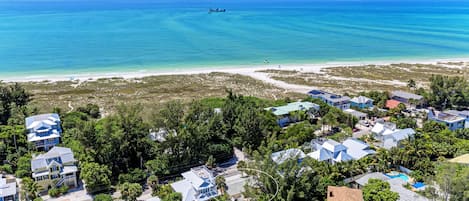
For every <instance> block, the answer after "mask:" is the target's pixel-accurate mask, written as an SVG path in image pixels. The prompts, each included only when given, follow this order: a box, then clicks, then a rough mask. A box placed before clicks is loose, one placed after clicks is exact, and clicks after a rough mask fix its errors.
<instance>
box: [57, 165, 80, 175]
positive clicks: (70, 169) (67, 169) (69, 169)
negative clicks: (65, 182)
mask: <svg viewBox="0 0 469 201" xmlns="http://www.w3.org/2000/svg"><path fill="white" fill-rule="evenodd" d="M74 172H78V168H77V166H74V165H67V166H64V168H63V170H62V172H61V173H60V174H61V175H64V174H68V173H74Z"/></svg>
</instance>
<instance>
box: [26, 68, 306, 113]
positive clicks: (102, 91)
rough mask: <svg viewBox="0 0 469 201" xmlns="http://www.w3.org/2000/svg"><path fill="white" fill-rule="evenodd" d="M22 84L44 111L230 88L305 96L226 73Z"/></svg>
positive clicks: (220, 93) (186, 97)
mask: <svg viewBox="0 0 469 201" xmlns="http://www.w3.org/2000/svg"><path fill="white" fill-rule="evenodd" d="M23 85H24V87H25V88H26V89H27V90H29V91H31V92H32V93H33V94H34V99H33V104H34V105H35V106H37V107H38V108H39V109H40V111H41V112H50V111H52V110H53V108H54V107H58V108H61V109H62V110H63V111H69V110H70V109H71V108H70V106H72V107H74V108H76V107H79V106H83V105H86V104H87V103H93V104H97V105H99V106H100V107H101V108H103V109H104V111H105V113H111V112H112V111H114V110H115V107H116V106H117V105H119V104H122V103H140V104H142V105H143V106H144V107H145V108H150V109H151V110H153V109H158V107H159V106H160V105H162V104H163V103H165V102H167V101H170V100H181V101H183V102H190V101H192V100H198V99H202V98H207V97H225V96H226V91H227V90H229V89H231V90H233V91H234V92H235V93H238V94H243V95H246V96H255V97H260V98H269V99H283V98H286V97H290V98H292V99H294V98H302V97H303V96H304V95H302V94H296V93H284V90H283V89H279V88H277V87H274V86H272V85H269V84H266V83H264V82H262V81H259V80H255V79H253V78H250V77H247V76H242V75H238V74H227V73H210V74H196V75H164V76H150V77H144V78H135V79H122V78H107V79H97V80H95V81H84V82H81V83H79V82H77V81H65V82H62V81H61V82H27V83H23ZM69 104H70V106H69Z"/></svg>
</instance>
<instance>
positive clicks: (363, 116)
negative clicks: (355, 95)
mask: <svg viewBox="0 0 469 201" xmlns="http://www.w3.org/2000/svg"><path fill="white" fill-rule="evenodd" d="M344 113H346V114H350V115H352V116H354V117H356V118H357V119H358V120H365V119H366V118H367V117H368V115H367V114H366V113H363V112H360V111H356V110H354V109H346V110H344Z"/></svg>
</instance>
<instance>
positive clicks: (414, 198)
mask: <svg viewBox="0 0 469 201" xmlns="http://www.w3.org/2000/svg"><path fill="white" fill-rule="evenodd" d="M369 179H379V180H382V181H386V182H388V183H389V185H390V187H391V191H393V192H396V193H398V194H399V199H398V201H429V200H428V199H427V198H425V197H423V196H421V195H419V194H417V193H416V192H413V191H411V190H409V189H407V188H405V187H404V185H405V184H407V182H406V181H404V180H402V179H401V178H399V177H396V178H390V177H388V176H386V175H385V174H383V173H380V172H373V173H368V174H365V175H362V176H361V177H360V178H358V179H356V180H354V181H353V182H352V183H353V185H355V186H357V187H358V188H359V189H362V188H363V187H364V186H365V185H366V184H367V183H368V180H369Z"/></svg>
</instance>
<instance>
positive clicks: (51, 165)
mask: <svg viewBox="0 0 469 201" xmlns="http://www.w3.org/2000/svg"><path fill="white" fill-rule="evenodd" d="M76 162H77V161H76V160H75V158H74V156H73V152H72V150H71V149H70V148H65V147H54V148H52V149H51V150H49V151H48V152H47V153H45V154H40V155H38V156H33V159H32V160H31V170H32V172H33V174H32V176H33V178H34V180H35V181H36V182H37V183H38V184H39V185H40V186H42V187H43V189H48V188H50V187H54V186H53V185H56V186H62V185H63V184H65V185H68V186H75V187H76V186H78V183H77V181H78V179H77V174H76V173H77V171H78V168H77V166H76Z"/></svg>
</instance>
